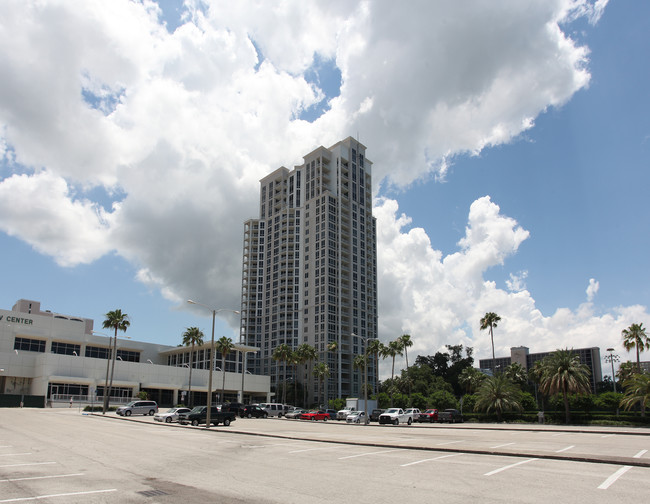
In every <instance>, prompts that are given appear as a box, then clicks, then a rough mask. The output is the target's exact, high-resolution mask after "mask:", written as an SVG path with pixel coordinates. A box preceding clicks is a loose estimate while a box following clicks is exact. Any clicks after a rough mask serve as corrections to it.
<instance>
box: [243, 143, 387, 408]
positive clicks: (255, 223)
mask: <svg viewBox="0 0 650 504" xmlns="http://www.w3.org/2000/svg"><path fill="white" fill-rule="evenodd" d="M365 154H366V147H365V146H363V145H362V144H360V143H359V142H358V141H356V140H354V139H353V138H350V137H349V138H347V139H345V140H343V141H340V142H338V143H337V144H335V145H333V146H332V147H330V148H325V147H322V146H321V147H318V148H317V149H315V150H314V151H312V152H310V153H309V154H307V155H306V156H304V158H303V160H304V162H303V164H301V165H300V166H295V167H294V169H293V170H289V169H287V168H285V167H280V168H278V169H277V170H275V171H273V172H272V173H270V174H269V175H267V176H266V177H264V178H263V179H262V180H261V181H260V203H259V218H255V219H250V220H248V221H246V222H245V224H244V245H243V268H242V298H241V334H242V341H243V342H244V343H245V344H247V345H249V346H256V347H260V349H261V351H260V352H259V354H255V355H253V354H251V355H250V356H249V357H248V358H249V364H248V365H249V367H251V368H252V369H254V370H255V372H256V373H258V374H263V375H268V376H270V378H271V387H272V389H275V388H276V387H277V386H278V384H281V383H287V382H288V381H292V380H298V381H299V382H301V383H302V384H303V386H305V387H308V397H309V400H310V402H311V401H313V400H314V399H315V398H317V397H326V398H335V397H348V396H359V395H361V394H362V390H363V385H362V380H363V378H364V377H363V369H362V368H360V369H355V366H354V365H353V361H354V358H355V356H357V355H359V354H362V353H363V352H364V351H365V345H366V344H367V342H368V341H369V340H371V339H376V338H377V239H376V234H377V232H376V222H375V218H374V217H373V215H372V176H371V171H372V170H371V168H372V163H371V162H370V161H369V160H368V159H366V155H365ZM283 343H284V344H287V345H288V346H289V347H290V348H292V349H294V350H295V349H296V348H297V347H298V346H299V345H301V344H303V343H306V344H308V345H310V346H312V347H314V348H315V349H316V352H317V354H318V359H317V361H318V362H324V363H326V364H327V366H328V369H329V373H330V375H329V377H328V378H327V379H326V380H324V383H323V384H322V386H319V385H320V384H319V383H318V380H316V379H312V378H311V377H309V376H308V374H309V373H308V372H307V369H306V367H305V368H303V367H302V366H301V367H299V368H298V369H295V368H296V367H295V366H292V365H289V364H287V363H283V362H277V361H275V360H274V359H273V352H274V350H275V349H276V348H277V347H278V346H279V345H281V344H283ZM332 343H336V349H332V346H331V344H332ZM371 361H372V359H369V362H368V369H367V371H368V384H369V385H370V386H371V387H372V390H373V391H374V390H376V380H377V370H376V369H375V368H374V363H373V362H371ZM296 373H297V376H294V374H296ZM319 388H320V390H319ZM319 394H322V395H319Z"/></svg>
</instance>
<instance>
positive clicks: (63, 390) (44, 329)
mask: <svg viewBox="0 0 650 504" xmlns="http://www.w3.org/2000/svg"><path fill="white" fill-rule="evenodd" d="M93 326H94V322H93V320H92V319H87V318H82V317H75V316H69V315H63V314H59V313H53V312H51V311H42V310H41V304H40V302H38V301H31V300H26V299H21V300H19V301H18V302H16V304H15V305H14V306H13V308H12V309H11V310H0V395H3V394H4V395H8V396H9V395H11V396H39V397H42V398H43V403H44V404H56V403H57V402H63V403H67V402H68V401H69V400H70V399H71V398H72V399H73V400H74V401H75V402H77V401H78V402H82V403H92V402H101V401H102V400H103V396H104V391H105V389H106V382H107V374H108V371H107V370H108V368H109V366H108V364H109V362H110V361H112V360H114V361H115V367H114V371H113V387H112V389H111V391H112V392H111V403H113V402H118V403H119V402H125V401H128V400H129V399H131V398H133V397H136V396H137V394H138V393H139V392H141V391H146V392H147V393H148V395H149V397H150V398H151V399H153V400H156V401H157V402H158V403H159V404H160V405H161V406H171V405H176V404H179V403H184V404H190V397H189V391H190V388H191V393H192V404H197V405H198V404H205V403H206V402H207V391H208V376H209V362H210V355H211V354H210V344H209V342H208V343H206V344H203V345H200V346H195V347H194V353H193V355H192V359H191V366H192V382H191V387H190V382H189V368H190V352H191V349H190V348H189V347H175V346H169V345H159V344H155V343H145V342H142V341H133V340H130V339H129V335H128V333H122V332H119V333H118V337H117V342H115V340H114V332H113V331H111V330H107V329H105V330H104V331H106V332H105V333H100V332H96V331H94V330H93ZM179 340H180V335H179ZM113 345H115V346H116V349H117V351H116V352H115V359H113V358H112V357H113V348H112V347H113ZM258 350H259V349H258V348H251V347H247V346H244V345H236V346H235V350H234V351H233V352H231V353H230V354H229V355H228V356H226V365H225V389H226V390H225V394H224V396H225V397H223V398H221V397H220V395H221V390H222V380H223V378H224V376H223V375H222V373H221V372H220V371H221V369H219V370H218V371H219V372H214V373H213V383H212V391H213V392H214V394H215V395H216V397H214V400H215V401H218V400H228V401H230V400H232V401H234V400H236V399H238V398H240V397H241V396H242V394H243V397H244V399H245V400H246V401H251V402H254V401H268V400H269V399H270V388H269V387H270V384H269V378H268V377H267V376H259V375H254V374H249V371H247V370H246V369H245V368H244V369H242V362H243V363H245V360H244V359H243V358H242V355H244V354H246V353H254V352H256V351H258ZM215 366H221V355H220V354H219V353H218V352H216V354H215ZM242 372H243V373H242ZM244 378H245V379H244ZM98 398H99V400H98ZM242 402H243V401H242Z"/></svg>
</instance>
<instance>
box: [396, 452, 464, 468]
mask: <svg viewBox="0 0 650 504" xmlns="http://www.w3.org/2000/svg"><path fill="white" fill-rule="evenodd" d="M458 455H464V453H451V454H449V455H440V456H439V457H433V458H428V459H423V460H416V461H415V462H409V463H408V464H402V465H400V467H408V466H412V465H415V464H421V463H423V462H431V461H433V460H440V459H444V458H449V457H457V456H458Z"/></svg>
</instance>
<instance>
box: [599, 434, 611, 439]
mask: <svg viewBox="0 0 650 504" xmlns="http://www.w3.org/2000/svg"><path fill="white" fill-rule="evenodd" d="M600 437H601V438H603V439H604V438H607V437H614V434H605V435H603V436H600Z"/></svg>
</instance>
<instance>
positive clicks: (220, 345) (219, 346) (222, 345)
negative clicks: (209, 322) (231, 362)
mask: <svg viewBox="0 0 650 504" xmlns="http://www.w3.org/2000/svg"><path fill="white" fill-rule="evenodd" d="M214 347H215V349H216V350H217V351H218V352H219V353H220V354H221V402H222V403H223V402H225V397H226V356H227V355H228V354H229V353H230V352H232V349H233V348H235V344H234V343H233V342H232V339H230V338H226V337H225V336H221V338H219V339H218V340H217V342H216V343H215V345H214ZM211 360H212V359H211Z"/></svg>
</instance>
